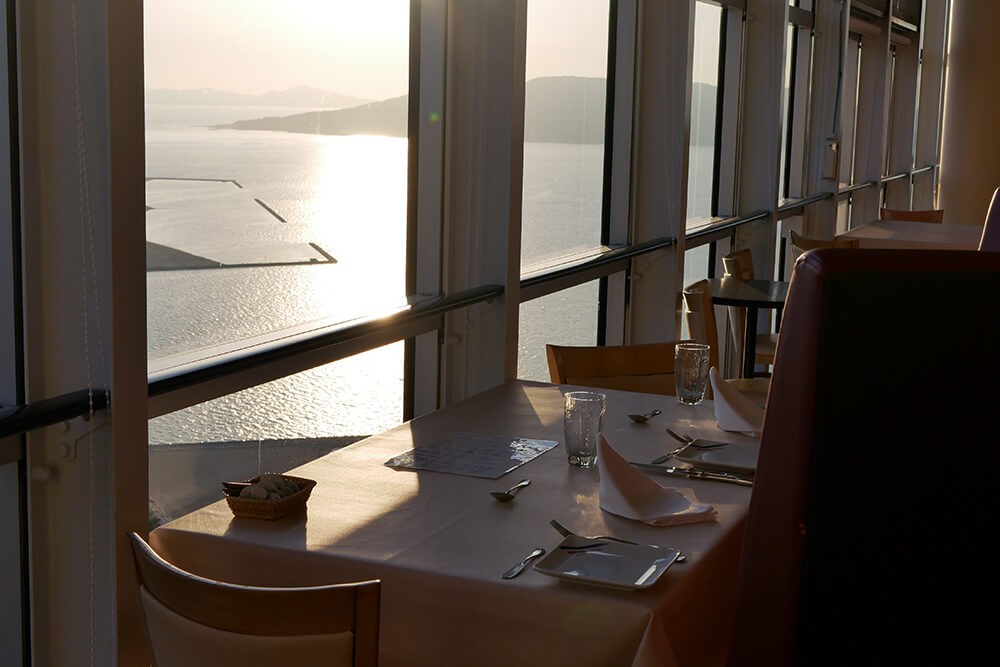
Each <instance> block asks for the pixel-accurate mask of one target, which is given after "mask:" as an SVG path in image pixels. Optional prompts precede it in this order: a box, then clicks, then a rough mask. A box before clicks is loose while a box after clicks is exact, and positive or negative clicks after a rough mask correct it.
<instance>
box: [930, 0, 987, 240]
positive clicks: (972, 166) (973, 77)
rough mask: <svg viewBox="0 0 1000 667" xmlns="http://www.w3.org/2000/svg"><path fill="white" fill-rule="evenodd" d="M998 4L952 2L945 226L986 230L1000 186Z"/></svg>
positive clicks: (943, 156)
mask: <svg viewBox="0 0 1000 667" xmlns="http://www.w3.org/2000/svg"><path fill="white" fill-rule="evenodd" d="M998 23H1000V3H998V2H981V1H979V0H956V1H955V2H953V3H952V14H951V39H950V42H949V44H948V56H947V58H948V60H947V83H946V88H945V112H944V136H943V140H942V147H941V193H940V199H939V206H940V207H941V208H944V209H945V222H949V223H961V224H973V225H982V224H983V221H984V220H985V218H986V209H987V207H988V206H989V202H990V199H991V197H992V196H993V191H994V190H995V189H996V188H997V187H998V186H1000V128H998V126H997V120H996V119H997V112H996V107H995V106H994V104H995V102H994V99H995V97H996V94H997V90H998V89H1000V68H997V66H996V57H995V55H994V48H995V42H994V40H995V39H996V34H995V33H996V26H997V24H998Z"/></svg>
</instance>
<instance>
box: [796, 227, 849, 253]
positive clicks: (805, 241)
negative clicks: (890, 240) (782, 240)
mask: <svg viewBox="0 0 1000 667" xmlns="http://www.w3.org/2000/svg"><path fill="white" fill-rule="evenodd" d="M788 238H789V240H790V241H791V242H792V246H793V247H795V248H798V249H799V250H803V251H804V250H815V249H816V248H857V247H859V244H860V241H859V240H858V239H815V238H810V237H808V236H802V235H801V234H799V233H798V232H796V231H795V230H794V229H791V230H789V231H788Z"/></svg>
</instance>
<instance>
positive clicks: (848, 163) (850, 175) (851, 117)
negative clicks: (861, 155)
mask: <svg viewBox="0 0 1000 667" xmlns="http://www.w3.org/2000/svg"><path fill="white" fill-rule="evenodd" d="M846 61H847V62H846V63H845V64H844V87H843V95H842V102H841V107H840V127H841V132H840V137H841V138H840V183H841V184H842V185H851V184H853V183H854V138H855V131H856V129H857V116H858V83H859V82H860V78H861V77H860V72H861V36H860V35H857V34H854V33H851V35H850V36H849V38H848V40H847V58H846Z"/></svg>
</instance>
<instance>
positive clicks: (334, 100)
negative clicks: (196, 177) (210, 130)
mask: <svg viewBox="0 0 1000 667" xmlns="http://www.w3.org/2000/svg"><path fill="white" fill-rule="evenodd" d="M373 101H374V100H370V99H365V98H363V97H354V96H353V95H344V94H342V93H337V92H333V91H331V90H319V89H318V88H309V87H308V86H296V87H295V88H288V89H287V90H273V91H270V92H267V93H262V94H260V95H247V94H245V93H233V92H229V91H225V90H215V89H213V88H182V89H177V88H147V89H146V103H147V104H187V105H193V106H262V107H267V106H274V107H306V108H310V109H315V108H321V109H345V108H347V107H355V106H358V105H361V104H368V103H369V102H373Z"/></svg>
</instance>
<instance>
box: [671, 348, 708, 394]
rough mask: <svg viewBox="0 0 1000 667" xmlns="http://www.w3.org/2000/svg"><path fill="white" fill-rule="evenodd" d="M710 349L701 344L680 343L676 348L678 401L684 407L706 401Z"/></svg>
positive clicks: (675, 364)
mask: <svg viewBox="0 0 1000 667" xmlns="http://www.w3.org/2000/svg"><path fill="white" fill-rule="evenodd" d="M710 349H711V348H710V347H709V346H708V345H703V344H701V343H678V344H677V345H676V347H675V348H674V350H675V351H674V376H675V378H676V380H677V401H678V402H680V403H682V404H683V405H699V404H701V402H702V401H704V400H705V392H707V391H708V363H709V354H708V353H709V350H710Z"/></svg>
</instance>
